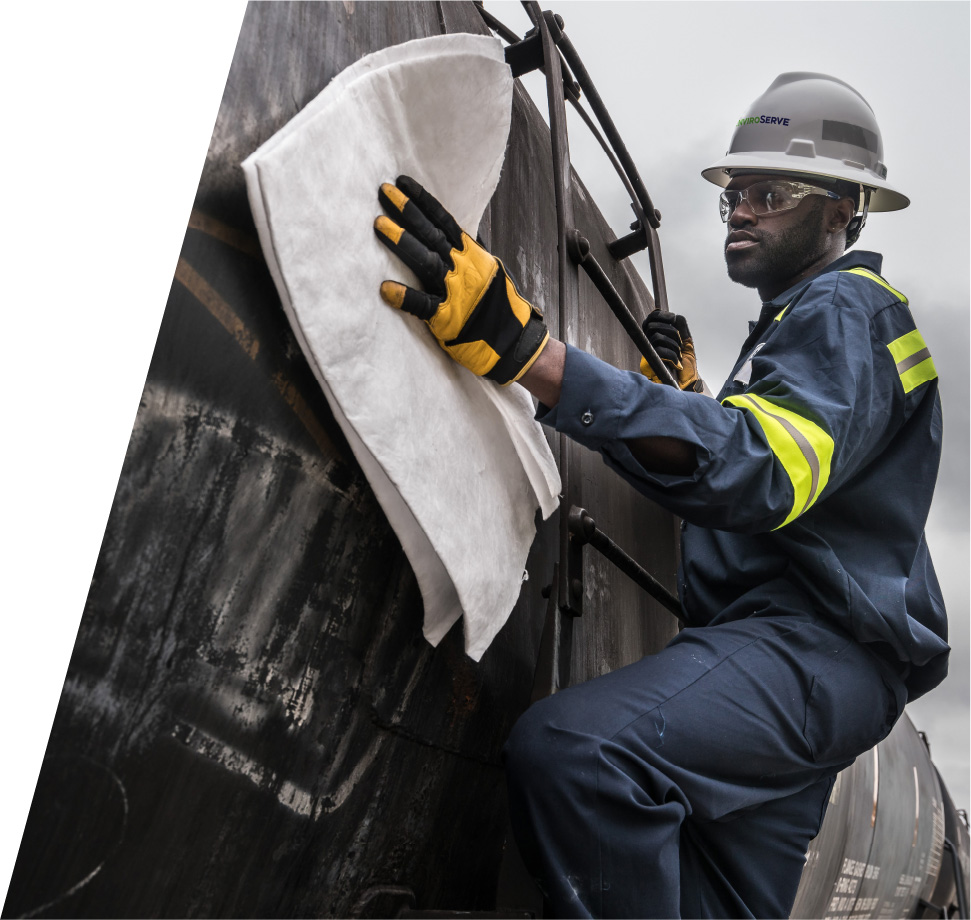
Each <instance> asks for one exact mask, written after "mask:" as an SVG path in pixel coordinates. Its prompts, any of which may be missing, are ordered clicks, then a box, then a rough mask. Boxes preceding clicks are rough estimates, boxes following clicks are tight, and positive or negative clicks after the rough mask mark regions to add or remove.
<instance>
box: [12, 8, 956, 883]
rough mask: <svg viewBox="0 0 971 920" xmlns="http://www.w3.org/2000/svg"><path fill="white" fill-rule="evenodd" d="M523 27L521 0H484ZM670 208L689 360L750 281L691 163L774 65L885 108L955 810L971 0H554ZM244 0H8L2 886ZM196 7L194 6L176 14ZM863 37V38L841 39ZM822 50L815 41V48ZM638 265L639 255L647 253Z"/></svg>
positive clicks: (667, 218)
mask: <svg viewBox="0 0 971 920" xmlns="http://www.w3.org/2000/svg"><path fill="white" fill-rule="evenodd" d="M487 5H488V7H489V8H490V9H491V10H494V11H495V12H496V13H497V15H499V16H500V18H503V19H504V20H506V21H507V22H508V24H509V25H510V26H512V27H513V28H515V29H517V31H519V32H522V31H523V28H524V26H523V24H524V22H525V14H524V13H523V12H522V9H521V7H519V5H518V4H509V3H505V2H495V0H487ZM544 5H547V6H552V7H553V8H554V9H555V10H556V11H557V12H559V13H561V14H562V15H563V17H564V18H565V20H566V27H567V30H568V32H569V34H570V36H571V38H572V39H573V42H574V44H575V45H576V47H577V48H578V50H579V51H580V53H581V55H582V56H583V58H584V60H585V62H586V64H587V67H588V69H589V71H590V72H591V74H592V76H593V78H594V80H595V82H596V84H597V86H598V88H599V90H600V92H601V95H602V96H603V97H604V99H605V101H606V102H607V105H608V107H609V109H610V111H611V113H612V115H613V117H614V119H615V121H616V122H617V124H618V127H619V128H620V130H621V133H622V135H623V137H624V138H625V140H626V142H627V145H628V147H629V149H630V150H631V152H632V154H633V156H634V158H635V160H636V162H637V164H638V167H639V169H640V171H641V174H642V176H643V178H644V181H645V183H646V185H647V187H648V190H649V191H650V192H651V195H652V197H653V199H654V201H655V203H656V205H657V207H658V208H660V210H661V211H662V214H663V215H664V219H663V222H662V226H661V240H662V246H663V253H664V264H665V271H666V275H667V281H668V291H669V296H670V299H671V304H672V307H673V308H674V309H678V310H680V311H682V312H684V313H686V314H687V315H688V316H689V317H690V318H691V325H692V331H693V333H694V337H695V340H696V343H697V347H698V351H699V355H700V364H701V369H702V373H703V374H704V375H705V376H706V377H707V378H709V379H711V380H713V381H716V382H717V381H720V379H721V378H722V377H723V376H725V375H726V374H727V372H728V370H729V369H730V367H731V364H732V361H733V359H734V357H735V353H736V351H737V346H738V343H739V342H740V341H741V339H742V338H743V337H744V329H745V321H746V320H747V319H748V318H750V317H751V316H753V315H754V314H755V313H756V312H757V308H758V303H757V298H756V296H755V294H754V292H752V291H749V290H747V289H743V288H739V287H737V286H735V285H733V284H731V283H730V282H729V281H728V279H727V277H726V276H725V273H724V267H723V262H722V256H721V241H722V234H723V227H722V225H721V223H720V221H719V219H718V217H717V213H716V203H715V198H716V195H715V188H714V186H711V185H709V184H708V183H706V182H705V181H703V180H702V179H701V178H700V177H699V175H698V174H699V172H700V170H701V169H702V168H704V167H705V166H707V165H709V163H710V162H712V161H714V160H715V159H716V158H717V157H719V156H721V154H722V153H723V152H724V151H725V149H726V148H727V145H728V141H729V138H730V136H731V131H732V126H733V125H734V124H735V122H736V121H737V119H738V118H739V117H740V116H741V114H743V113H744V111H745V108H746V107H747V106H748V104H749V103H750V102H751V101H752V100H753V99H755V98H756V97H757V96H758V95H759V94H760V93H762V92H763V90H764V89H765V88H766V87H767V86H768V84H769V83H770V82H771V80H772V79H773V78H774V77H775V76H776V75H777V74H778V73H781V72H783V71H787V70H819V71H822V72H825V73H831V74H834V75H835V76H839V77H841V78H842V79H844V80H846V81H847V82H849V83H851V84H852V85H853V86H855V87H856V88H857V89H858V90H859V91H860V92H861V93H862V94H863V95H864V96H865V97H866V98H867V99H868V101H869V102H870V104H871V105H872V106H873V108H874V111H875V112H876V115H877V118H878V120H879V123H880V126H881V129H882V132H883V138H884V147H885V154H886V155H885V160H886V162H887V164H888V167H889V174H888V179H889V181H890V182H891V183H893V184H895V185H896V186H897V187H898V188H900V189H901V190H902V191H903V192H904V193H905V194H908V195H909V196H910V197H911V199H912V201H913V204H912V206H911V207H910V208H909V209H908V210H907V211H904V212H899V213H896V214H876V215H873V216H872V217H871V218H870V221H869V223H868V225H867V227H866V229H865V231H864V234H863V237H862V239H861V242H860V246H861V248H865V249H875V250H878V251H881V252H883V253H884V256H885V262H884V271H885V274H886V276H887V277H888V279H889V280H890V282H891V283H892V284H893V285H894V286H895V287H897V288H899V289H900V290H902V291H904V292H905V293H907V295H908V296H909V298H910V300H911V303H912V304H913V306H914V311H915V315H916V316H917V320H918V323H919V325H920V327H921V330H922V332H923V334H924V337H925V339H926V340H927V342H928V344H929V345H930V348H931V350H932V351H933V353H934V357H935V362H936V364H937V368H938V371H939V373H940V376H941V381H942V387H943V390H944V402H945V422H946V425H947V435H946V441H945V462H944V469H943V471H942V477H941V481H940V484H939V486H938V494H937V500H936V504H935V508H934V512H933V515H932V521H931V525H930V527H929V528H928V535H929V543H930V546H931V550H932V553H933V555H934V558H935V561H936V564H937V569H938V573H939V575H940V577H941V581H942V583H943V587H944V592H945V598H946V600H947V603H948V609H949V613H950V618H951V624H952V646H953V647H954V653H953V654H952V667H951V670H952V676H951V677H949V678H948V680H947V681H946V682H945V684H944V685H943V686H942V687H940V688H939V689H938V690H936V691H934V692H933V693H932V694H930V695H929V696H928V697H927V698H926V699H925V700H922V701H920V702H919V703H918V704H917V705H916V706H914V707H911V710H912V711H911V717H912V718H913V720H914V721H915V723H916V724H917V726H918V727H919V728H921V729H924V730H926V731H927V732H928V734H929V735H930V739H931V743H932V746H933V753H934V759H935V761H936V763H937V764H938V767H939V768H940V769H941V771H942V773H943V775H944V777H945V780H946V782H947V784H948V787H949V789H950V791H951V794H952V796H953V797H954V799H955V802H956V804H957V805H958V807H967V806H968V805H969V799H971V795H969V788H968V721H969V707H968V646H969V638H968V594H969V592H968V559H969V538H968V460H967V449H968V417H969V411H968V345H969V336H968V317H969V296H968V270H967V255H968V249H969V246H968V242H969V240H968V200H969V190H968V154H967V151H968V134H969V127H968V42H967V36H968V9H969V7H968V5H967V4H965V3H934V2H916V3H910V2H897V3H880V4H877V3H852V2H841V3H839V5H838V7H837V4H836V2H819V3H808V4H805V3H800V2H787V3H772V2H759V3H732V2H719V3H702V2H687V3H685V2H676V3H667V2H625V3H611V2H605V0H598V2H596V3H593V2H590V0H571V2H551V3H550V4H544ZM243 9H244V4H243V3H242V2H239V0H232V2H228V0H227V2H211V0H210V2H207V3H203V4H199V3H196V2H191V3H190V2H186V0H172V2H169V3H167V4H166V5H165V6H164V7H160V6H158V5H153V4H142V5H131V4H122V3H119V2H114V3H100V4H93V5H92V4H82V5H72V4H68V3H60V4H58V3H55V4H54V5H53V6H52V5H50V4H45V5H42V6H40V5H34V6H31V5H29V4H18V5H17V6H16V7H13V8H12V9H11V11H9V12H6V13H5V24H6V25H7V34H9V35H11V36H16V40H15V41H11V42H9V43H8V44H9V45H10V47H9V48H7V49H6V50H5V54H4V56H3V57H2V59H0V68H2V76H3V78H4V85H5V86H7V87H8V88H11V90H10V92H8V93H7V94H5V95H6V98H5V121H6V124H8V126H10V130H9V131H8V136H7V138H6V139H5V144H4V149H3V154H2V156H3V165H4V169H5V178H6V182H5V188H4V216H5V218H6V220H5V221H4V225H3V229H2V234H3V238H2V239H3V250H2V251H3V253H4V256H5V260H4V268H5V272H4V274H5V277H4V294H5V296H4V303H5V307H6V309H5V311H4V327H3V328H4V333H5V334H4V340H3V341H4V349H3V351H4V360H3V362H0V368H2V371H0V372H2V374H3V378H2V379H3V386H4V393H5V400H4V410H5V422H6V426H5V430H6V439H5V446H6V450H5V451H3V453H2V457H3V460H2V463H3V467H2V474H3V482H4V483H5V484H6V487H7V489H6V494H5V503H4V518H5V521H4V523H5V527H4V549H5V552H4V556H3V558H4V568H3V574H4V585H5V600H6V604H5V610H4V614H5V617H4V621H5V623H4V642H3V643H0V681H2V685H0V686H2V689H3V693H2V694H0V700H2V703H0V705H2V707H3V709H2V715H3V719H4V726H5V739H6V744H7V748H6V751H7V757H5V759H4V783H3V784H2V789H0V796H2V800H0V814H3V816H4V820H3V822H0V828H2V834H0V890H4V891H5V890H6V885H7V880H8V877H9V872H10V870H11V869H12V867H13V862H14V859H15V856H16V850H17V846H18V845H19V840H20V836H21V832H22V828H23V824H24V821H25V820H26V816H27V808H28V806H29V802H30V797H31V795H32V791H33V786H34V782H35V780H36V777H37V772H38V769H39V767H40V762H41V759H42V757H43V752H44V747H45V745H46V742H47V737H48V734H49V731H50V725H51V721H52V719H53V715H54V711H55V708H56V705H57V700H58V697H59V695H60V688H61V681H62V680H63V677H64V674H65V671H66V669H67V663H68V660H69V658H70V654H71V650H72V648H73V644H74V638H75V634H76V631H77V624H78V620H79V618H80V614H81V610H82V608H83V604H84V599H85V597H86V595H87V590H88V586H89V583H90V579H91V575H92V572H93V570H94V565H95V561H96V559H97V556H98V551H99V548H100V544H101V538H102V536H103V534H104V528H105V525H106V522H107V517H108V512H109V510H110V507H111V502H112V498H113V495H114V490H115V486H116V484H117V481H118V475H119V473H120V470H121V464H122V460H123V458H124V454H125V449H126V447H127V445H128V438H129V434H130V431H131V426H132V423H133V421H134V417H135V412H136V411H137V408H138V400H139V396H140V394H141V389H142V385H143V383H144V380H145V373H146V370H147V368H148V364H149V361H150V358H151V354H152V350H153V348H154V345H155V338H156V335H157V332H158V326H159V322H160V320H161V316H162V312H163V310H164V307H165V302H166V299H167V296H168V291H169V287H170V285H171V282H172V275H173V271H174V267H175V263H176V260H177V258H178V254H179V250H180V248H181V244H182V238H183V235H184V232H185V225H186V220H187V216H188V214H189V211H190V209H191V206H192V200H193V197H194V193H195V189H196V186H197V185H198V181H199V174H200V170H201V167H202V163H203V160H204V157H205V152H206V149H207V147H208V144H209V137H210V134H211V132H212V126H213V123H214V120H215V115H216V112H217V110H218V106H219V101H220V97H221V95H222V89H223V85H224V83H225V79H226V74H227V73H228V70H229V64H230V62H231V60H232V53H233V49H234V47H235V42H236V36H237V35H238V32H239V25H240V22H241V20H242V14H243ZM187 23H190V24H191V27H187V25H186V24H187ZM857 45H858V46H859V47H858V50H857V51H854V48H855V46H857ZM810 49H812V50H810ZM583 139H584V130H583V129H582V127H581V126H575V127H573V128H572V136H571V144H572V146H573V150H574V154H575V159H576V162H577V164H578V169H579V171H580V173H581V175H582V176H583V178H584V181H585V182H586V183H587V185H588V187H589V188H590V190H591V192H592V193H593V195H594V197H595V199H596V200H597V201H598V203H599V204H600V206H601V208H602V209H603V211H604V212H605V214H606V215H607V217H608V219H609V220H610V221H611V223H612V225H613V226H614V227H615V228H617V229H621V228H626V226H627V224H628V223H629V222H630V220H631V215H630V211H629V209H628V206H627V203H626V200H624V199H623V198H622V197H621V196H622V190H621V189H620V186H619V184H617V183H616V182H615V180H613V179H612V173H611V172H610V167H609V165H608V164H607V163H606V161H605V160H603V159H602V158H601V157H600V155H599V154H595V155H594V156H593V157H592V158H591V156H590V153H589V150H587V151H585V150H584V149H583V147H584V145H583V143H582V142H583ZM637 264H638V265H639V267H640V268H641V271H642V274H644V275H645V277H647V275H648V268H647V263H646V259H642V260H641V261H640V262H638V263H637Z"/></svg>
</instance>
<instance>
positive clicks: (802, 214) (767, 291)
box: [725, 175, 830, 300]
mask: <svg viewBox="0 0 971 920" xmlns="http://www.w3.org/2000/svg"><path fill="white" fill-rule="evenodd" d="M774 178H780V177H779V176H778V175H776V176H769V175H756V176H737V177H736V178H734V179H732V181H731V182H730V183H729V184H728V189H729V190H741V189H745V188H748V187H749V186H750V185H752V184H753V183H755V182H762V181H764V180H766V179H774ZM825 221H826V199H825V198H823V197H822V196H821V195H807V196H806V197H805V198H803V200H802V201H800V202H799V205H798V206H797V207H795V208H791V209H790V210H788V211H780V212H778V213H776V214H762V215H756V214H755V213H754V212H753V211H752V209H751V207H749V204H748V202H747V201H746V200H744V199H743V200H742V201H740V202H739V204H738V207H737V208H736V209H735V210H734V211H733V212H732V214H731V216H730V217H729V218H728V224H727V228H728V235H727V236H726V238H725V264H726V266H727V267H728V277H729V278H731V279H732V281H735V282H737V283H738V284H742V285H745V286H746V287H752V288H758V290H759V294H760V295H761V296H762V299H763V300H771V299H772V298H773V297H775V296H776V295H777V294H781V293H782V292H783V291H784V290H786V288H788V287H791V286H792V285H793V284H795V283H796V282H797V281H799V280H801V277H805V276H808V275H809V274H811V273H812V272H813V271H814V270H815V266H816V264H817V263H818V262H820V261H821V260H822V259H823V257H825V256H826V254H827V251H828V246H829V243H830V240H829V239H828V234H826V233H825V231H824V225H825Z"/></svg>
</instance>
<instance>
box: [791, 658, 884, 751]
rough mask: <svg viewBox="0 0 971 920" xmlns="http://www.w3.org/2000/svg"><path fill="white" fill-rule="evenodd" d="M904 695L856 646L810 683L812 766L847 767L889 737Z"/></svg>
mask: <svg viewBox="0 0 971 920" xmlns="http://www.w3.org/2000/svg"><path fill="white" fill-rule="evenodd" d="M901 697H902V695H901V694H898V693H897V691H896V690H895V689H894V686H893V684H892V682H891V680H890V679H888V678H887V677H886V676H884V674H882V673H881V670H880V668H879V667H878V666H877V665H876V663H875V662H874V661H873V659H872V657H871V656H870V654H869V653H868V652H866V651H864V650H863V649H862V648H861V647H860V646H859V645H857V644H856V643H855V642H851V643H849V644H848V645H847V646H846V648H844V649H842V650H841V651H840V653H839V654H838V655H837V656H836V657H835V658H834V659H833V660H832V662H831V664H830V665H829V666H828V667H827V668H826V669H825V670H823V671H821V672H819V673H818V674H816V675H815V676H814V677H813V682H812V687H811V689H810V691H809V698H808V699H807V700H806V721H805V725H804V727H803V735H804V736H805V738H806V742H807V743H808V744H809V749H810V751H811V752H812V758H813V761H814V762H815V763H817V764H819V765H826V766H836V765H839V764H848V763H851V762H852V761H853V760H854V759H855V758H856V757H858V756H859V755H860V754H862V753H863V752H864V751H868V750H870V748H872V747H874V746H875V745H876V744H878V743H879V742H880V741H882V740H883V739H884V738H886V737H887V735H888V734H890V729H891V728H893V726H894V723H895V722H896V721H897V719H898V718H899V716H900V713H901V712H902V711H903V701H902V698H901Z"/></svg>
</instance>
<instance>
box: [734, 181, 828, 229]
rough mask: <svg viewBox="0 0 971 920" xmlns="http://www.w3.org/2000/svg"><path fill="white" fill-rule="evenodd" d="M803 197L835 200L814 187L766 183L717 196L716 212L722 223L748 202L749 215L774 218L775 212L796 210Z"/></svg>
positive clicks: (793, 183) (825, 192)
mask: <svg viewBox="0 0 971 920" xmlns="http://www.w3.org/2000/svg"><path fill="white" fill-rule="evenodd" d="M807 195H825V196H826V197H827V198H839V195H837V194H836V192H831V191H830V190H829V189H826V188H820V187H819V186H818V185H807V184H806V183H805V182H786V181H782V180H779V179H767V180H766V181H765V182H756V183H754V184H753V185H750V186H749V187H748V188H743V189H740V190H732V191H725V192H722V193H721V195H719V196H718V211H719V213H720V214H721V219H722V222H723V223H724V222H726V221H727V220H728V218H729V217H731V216H732V212H734V210H735V209H736V208H737V207H738V206H739V204H741V202H742V200H743V199H744V200H745V201H747V202H748V206H749V207H750V208H751V209H752V213H754V214H755V215H756V216H757V217H761V216H764V215H766V214H777V213H778V212H779V211H788V210H790V209H791V208H794V207H796V206H797V205H798V204H799V202H800V201H802V199H803V198H805V197H806V196H807Z"/></svg>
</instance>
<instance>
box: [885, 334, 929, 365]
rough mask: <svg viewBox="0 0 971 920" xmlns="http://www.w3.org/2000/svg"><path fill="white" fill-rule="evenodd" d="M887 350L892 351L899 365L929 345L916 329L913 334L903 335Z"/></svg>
mask: <svg viewBox="0 0 971 920" xmlns="http://www.w3.org/2000/svg"><path fill="white" fill-rule="evenodd" d="M887 348H889V349H890V354H892V355H893V360H894V362H895V363H897V364H899V363H900V362H901V361H904V360H906V359H907V358H909V357H910V356H911V355H913V354H916V353H917V352H919V351H920V350H921V349H922V348H927V343H926V342H925V341H924V337H923V336H922V335H921V334H920V330H918V329H915V330H914V331H913V332H908V333H907V334H906V335H902V336H901V337H900V338H899V339H894V340H893V341H892V342H891V343H890V344H889V345H888V346H887Z"/></svg>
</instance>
